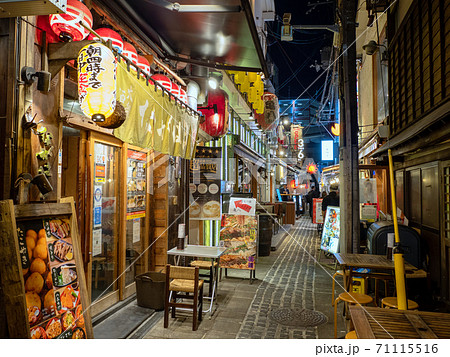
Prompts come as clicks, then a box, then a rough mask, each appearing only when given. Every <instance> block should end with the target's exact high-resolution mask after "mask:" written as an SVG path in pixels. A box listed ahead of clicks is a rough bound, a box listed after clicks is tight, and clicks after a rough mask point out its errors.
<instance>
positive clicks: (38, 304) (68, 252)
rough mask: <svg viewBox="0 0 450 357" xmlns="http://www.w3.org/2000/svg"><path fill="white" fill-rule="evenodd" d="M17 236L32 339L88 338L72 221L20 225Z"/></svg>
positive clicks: (48, 220) (40, 221) (62, 217)
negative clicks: (75, 256)
mask: <svg viewBox="0 0 450 357" xmlns="http://www.w3.org/2000/svg"><path fill="white" fill-rule="evenodd" d="M17 233H18V238H19V246H20V248H21V250H20V255H21V260H22V270H23V274H24V282H25V297H26V303H27V312H28V321H29V323H30V334H31V338H33V339H39V338H41V339H42V338H44V339H52V338H86V329H85V322H84V317H83V307H82V306H81V296H80V284H79V281H78V279H79V276H78V270H77V264H76V262H75V259H74V252H73V241H72V232H71V227H70V219H69V218H68V217H65V216H61V217H58V218H48V219H35V220H30V221H23V222H18V227H17Z"/></svg>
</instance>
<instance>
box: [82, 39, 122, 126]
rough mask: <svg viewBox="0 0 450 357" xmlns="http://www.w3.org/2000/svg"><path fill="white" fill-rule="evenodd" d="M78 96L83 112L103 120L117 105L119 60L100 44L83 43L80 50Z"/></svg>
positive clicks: (94, 119) (90, 116) (98, 120)
mask: <svg viewBox="0 0 450 357" xmlns="http://www.w3.org/2000/svg"><path fill="white" fill-rule="evenodd" d="M78 97H79V102H80V106H81V110H82V111H83V113H84V114H85V115H86V116H88V117H89V118H92V120H93V121H94V122H103V121H105V118H107V117H109V116H111V115H112V114H113V113H114V109H115V108H116V59H115V58H114V54H113V53H112V51H111V50H110V49H109V48H108V47H106V46H104V45H102V44H100V43H93V44H89V45H87V46H84V47H83V48H82V49H81V50H80V52H79V53H78Z"/></svg>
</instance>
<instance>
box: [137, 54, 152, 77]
mask: <svg viewBox="0 0 450 357" xmlns="http://www.w3.org/2000/svg"><path fill="white" fill-rule="evenodd" d="M138 66H139V68H140V69H142V71H144V72H145V73H146V74H148V75H150V63H149V62H148V60H147V58H145V57H144V56H138Z"/></svg>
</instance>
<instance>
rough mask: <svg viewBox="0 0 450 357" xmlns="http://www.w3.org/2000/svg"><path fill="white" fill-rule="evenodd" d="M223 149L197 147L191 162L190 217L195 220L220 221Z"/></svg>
mask: <svg viewBox="0 0 450 357" xmlns="http://www.w3.org/2000/svg"><path fill="white" fill-rule="evenodd" d="M221 156H222V148H220V147H202V146H197V152H196V154H195V159H193V160H191V167H190V185H189V197H190V206H189V217H190V219H193V220H220V219H221V204H220V187H221V180H220V179H221V164H222V162H221V161H222V159H221Z"/></svg>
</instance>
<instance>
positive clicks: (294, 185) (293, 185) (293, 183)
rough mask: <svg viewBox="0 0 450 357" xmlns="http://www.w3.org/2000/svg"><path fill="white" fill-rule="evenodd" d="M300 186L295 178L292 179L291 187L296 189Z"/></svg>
mask: <svg viewBox="0 0 450 357" xmlns="http://www.w3.org/2000/svg"><path fill="white" fill-rule="evenodd" d="M297 187H298V186H297V185H296V184H295V180H291V188H292V189H294V190H295V189H296V188H297Z"/></svg>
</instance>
